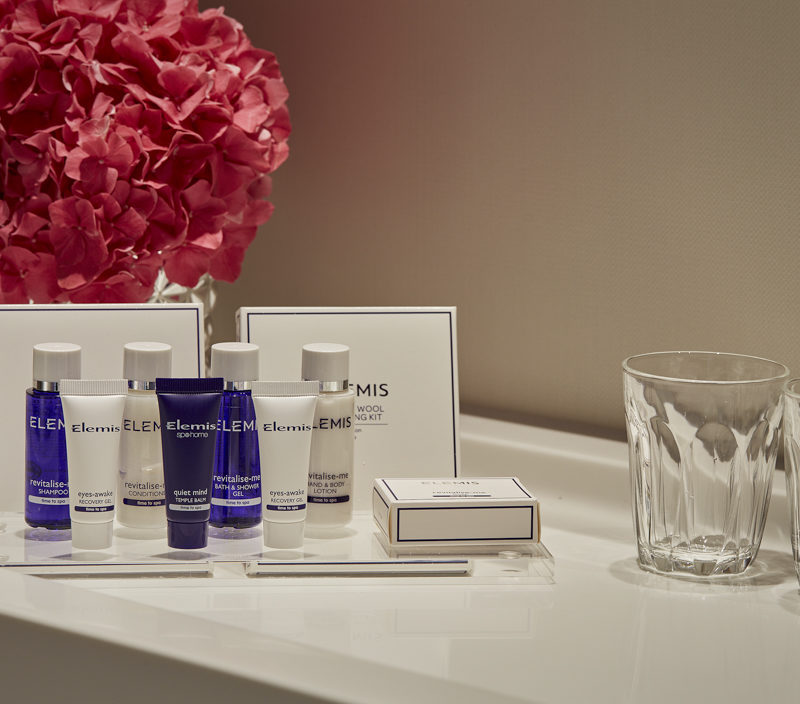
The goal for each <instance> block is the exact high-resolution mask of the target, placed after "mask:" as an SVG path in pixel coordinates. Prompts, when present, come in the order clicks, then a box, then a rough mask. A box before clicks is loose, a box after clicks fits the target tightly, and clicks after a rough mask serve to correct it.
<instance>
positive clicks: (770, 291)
mask: <svg viewBox="0 0 800 704" xmlns="http://www.w3.org/2000/svg"><path fill="white" fill-rule="evenodd" d="M225 6H226V11H227V13H228V14H230V15H232V16H234V17H236V18H237V19H239V20H240V21H241V22H242V23H243V24H244V25H245V28H246V29H247V31H248V33H249V35H250V36H251V38H252V39H253V41H254V43H256V44H258V45H260V46H262V47H264V48H268V49H270V50H272V51H274V52H276V53H277V55H278V57H279V59H280V61H281V64H282V66H283V70H284V73H285V77H286V80H287V83H288V86H289V89H290V92H291V100H290V107H291V111H292V118H293V124H294V133H293V136H292V139H291V148H292V154H291V157H290V159H289V161H288V162H287V163H286V164H285V165H284V166H283V167H282V168H281V169H280V171H279V172H278V173H277V174H276V177H275V188H274V193H273V200H274V203H275V205H276V212H275V215H274V216H273V218H272V220H271V221H270V222H269V223H268V224H267V225H266V226H265V227H264V228H263V229H262V231H261V233H260V234H259V236H258V238H257V240H256V242H255V243H254V244H253V246H252V248H251V250H250V252H249V254H248V256H247V259H246V261H245V266H244V270H243V273H242V276H241V278H240V280H239V281H238V282H237V283H236V284H235V285H230V286H222V287H220V298H219V303H218V309H217V312H216V314H215V317H216V326H217V338H218V339H224V338H231V337H232V335H233V322H232V321H233V312H234V310H235V309H236V308H237V307H238V306H240V305H267V304H268V305H326V304H331V305H384V304H386V305H402V304H408V305H424V304H440V305H444V304H452V305H457V306H458V309H459V321H458V324H459V362H460V368H461V394H462V403H463V407H464V408H466V409H468V410H472V411H475V410H480V411H481V412H485V413H489V414H499V415H502V416H506V417H512V418H516V419H523V420H529V421H533V422H539V423H546V424H556V425H558V424H562V425H566V426H568V427H584V428H593V429H595V430H597V431H599V432H605V433H610V434H618V433H619V432H620V431H621V428H622V422H623V418H622V404H621V390H620V369H619V364H620V360H621V359H622V358H623V357H625V356H626V355H629V354H632V353H637V352H644V351H649V350H658V349H678V348H681V349H690V348H694V349H714V350H725V351H740V352H744V353H749V354H755V355H762V356H767V357H772V358H775V359H778V360H780V361H783V362H785V363H786V364H788V365H790V366H791V367H793V369H794V370H795V372H797V373H798V374H800V347H798V343H800V330H799V329H798V323H800V285H799V284H798V283H796V281H795V276H794V274H795V272H796V271H797V270H798V253H799V251H800V209H799V205H798V204H799V203H800V198H798V187H799V186H800V48H799V47H800V44H799V43H798V37H800V4H798V3H796V2H794V1H793V0H783V1H780V2H765V1H763V0H758V1H756V0H751V1H749V2H732V1H726V2H719V1H716V2H715V1H712V0H706V1H705V2H700V3H698V2H696V1H695V0H691V1H686V2H674V1H671V0H670V1H667V0H663V1H662V2H647V1H645V0H631V1H630V2H623V1H621V0H613V1H612V0H606V1H603V2H597V1H595V0H585V1H584V0H582V1H578V0H574V1H571V2H566V1H565V2H558V1H556V0H553V1H552V2H541V1H538V0H480V1H467V0H438V1H437V0H402V1H401V0H396V1H394V2H388V1H381V0H336V1H331V0H275V1H272V0H269V1H265V0H261V1H260V2H253V0H228V1H227V2H226V3H225Z"/></svg>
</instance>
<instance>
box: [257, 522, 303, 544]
mask: <svg viewBox="0 0 800 704" xmlns="http://www.w3.org/2000/svg"><path fill="white" fill-rule="evenodd" d="M305 525H306V522H305V521H296V522H294V523H276V522H274V521H264V545H266V546H267V547H268V548H281V549H283V550H292V549H295V548H302V547H303V534H304V532H305Z"/></svg>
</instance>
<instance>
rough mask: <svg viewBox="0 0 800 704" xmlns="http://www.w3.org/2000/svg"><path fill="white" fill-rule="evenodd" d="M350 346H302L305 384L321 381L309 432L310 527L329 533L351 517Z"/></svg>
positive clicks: (330, 344) (351, 399) (351, 422)
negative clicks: (328, 531)
mask: <svg viewBox="0 0 800 704" xmlns="http://www.w3.org/2000/svg"><path fill="white" fill-rule="evenodd" d="M349 366H350V348H349V347H347V346H346V345H337V344H333V343H329V342H315V343H312V344H308V345H304V346H303V371H302V377H303V379H305V380H317V381H318V382H319V399H318V400H317V410H316V413H315V415H314V430H313V431H312V433H311V459H310V462H309V467H308V499H307V501H308V506H307V513H306V526H308V527H309V528H311V529H312V530H315V529H317V530H323V531H324V530H326V529H331V528H339V527H341V526H344V525H347V524H348V523H349V522H350V520H351V519H352V517H353V496H352V494H353V441H354V440H355V424H354V416H353V413H354V406H355V394H354V393H353V391H351V390H350V384H349V381H348V372H349Z"/></svg>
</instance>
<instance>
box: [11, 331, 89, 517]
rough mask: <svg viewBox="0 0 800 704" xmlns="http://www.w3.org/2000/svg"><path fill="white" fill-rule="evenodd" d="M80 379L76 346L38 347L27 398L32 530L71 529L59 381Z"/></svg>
mask: <svg viewBox="0 0 800 704" xmlns="http://www.w3.org/2000/svg"><path fill="white" fill-rule="evenodd" d="M80 376H81V348H80V347H79V346H78V345H73V344H71V343H68V342H44V343H41V344H38V345H34V347H33V386H32V387H31V388H30V389H28V390H27V392H26V399H25V522H26V523H27V524H28V525H29V526H33V527H34V528H48V529H51V530H64V529H67V528H69V527H70V520H69V484H68V472H67V441H66V435H65V433H64V411H63V409H62V406H61V397H60V396H59V381H60V380H61V379H78V378H80Z"/></svg>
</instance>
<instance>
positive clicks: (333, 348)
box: [302, 342, 350, 391]
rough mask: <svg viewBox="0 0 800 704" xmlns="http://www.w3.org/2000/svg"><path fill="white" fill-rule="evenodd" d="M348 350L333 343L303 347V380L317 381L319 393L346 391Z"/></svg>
mask: <svg viewBox="0 0 800 704" xmlns="http://www.w3.org/2000/svg"><path fill="white" fill-rule="evenodd" d="M349 367H350V348H349V347H348V346H347V345H337V344H335V343H333V342H312V343H310V344H308V345H303V371H302V377H303V379H316V380H317V381H319V390H320V391H346V390H347V389H348V388H349V385H348V372H349Z"/></svg>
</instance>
